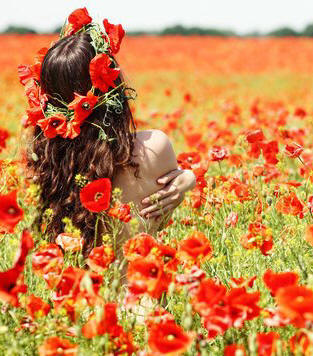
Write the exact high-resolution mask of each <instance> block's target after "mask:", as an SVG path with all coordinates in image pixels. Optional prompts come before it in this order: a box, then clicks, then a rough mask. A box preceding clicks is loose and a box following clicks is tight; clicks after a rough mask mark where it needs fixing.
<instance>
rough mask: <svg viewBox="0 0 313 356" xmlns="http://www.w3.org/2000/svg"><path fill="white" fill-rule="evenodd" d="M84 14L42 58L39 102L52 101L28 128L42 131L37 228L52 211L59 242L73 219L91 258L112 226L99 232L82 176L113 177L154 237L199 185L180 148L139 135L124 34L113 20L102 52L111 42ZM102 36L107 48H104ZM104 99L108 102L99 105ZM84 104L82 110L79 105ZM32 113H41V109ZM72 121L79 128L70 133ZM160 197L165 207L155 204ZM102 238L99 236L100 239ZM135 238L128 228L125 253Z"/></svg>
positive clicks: (35, 169) (37, 145)
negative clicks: (122, 59) (181, 160)
mask: <svg viewBox="0 0 313 356" xmlns="http://www.w3.org/2000/svg"><path fill="white" fill-rule="evenodd" d="M79 10H80V11H81V10H84V11H85V13H83V14H82V13H80V16H78V19H79V21H81V22H82V23H83V26H81V24H78V25H77V17H76V18H74V20H75V21H76V22H75V21H74V20H73V16H72V15H73V14H75V12H74V13H73V14H72V15H71V16H72V23H70V25H72V27H70V30H68V29H67V35H66V36H65V37H63V38H62V39H60V40H59V41H58V42H56V43H55V44H54V45H53V46H52V47H51V48H50V49H49V50H48V51H47V53H45V54H44V55H43V56H42V57H43V61H42V63H41V67H40V81H37V84H38V85H40V90H39V92H40V95H41V96H39V98H37V99H38V100H37V101H38V102H39V103H40V107H41V108H43V106H42V101H45V102H44V110H41V111H43V113H44V116H43V117H40V119H38V118H37V117H36V119H35V120H33V117H34V115H33V114H32V113H29V112H28V122H27V124H26V126H28V125H30V122H31V124H32V125H33V126H34V129H33V134H32V135H33V136H32V141H33V144H32V149H31V150H30V152H29V154H28V167H29V168H30V169H31V171H32V174H33V175H34V179H35V181H36V182H37V183H39V185H40V187H41V212H40V213H39V219H38V220H37V223H38V224H41V222H42V217H43V215H44V214H43V212H44V211H45V210H46V209H47V208H50V209H52V211H53V216H52V217H51V220H50V222H49V224H48V226H47V233H48V235H49V237H50V239H51V240H52V241H53V240H54V239H55V238H56V237H57V235H58V234H59V233H62V232H63V231H64V223H63V222H62V219H63V218H64V217H69V218H70V219H71V220H72V223H73V224H74V226H75V227H77V228H79V229H80V230H81V233H82V236H83V238H84V242H85V244H84V254H85V255H87V254H88V253H89V252H90V250H91V248H92V247H93V246H94V245H95V244H97V245H101V243H102V241H101V236H102V234H103V233H105V231H106V229H107V226H106V224H105V223H102V224H101V225H100V228H98V229H97V230H96V231H95V223H96V214H94V213H93V212H91V211H88V210H87V209H85V208H84V207H83V205H82V204H81V202H80V188H81V187H80V186H79V184H77V175H80V177H84V178H83V179H87V180H88V181H90V182H91V181H94V180H97V179H100V178H104V177H105V178H109V179H110V180H111V181H112V185H113V188H115V187H119V188H121V190H122V197H121V200H122V202H124V203H127V202H134V204H135V206H137V208H138V209H139V211H140V215H141V216H142V223H141V225H140V226H139V231H143V230H144V229H145V226H146V225H147V226H148V231H147V232H150V233H155V232H156V231H157V230H158V229H160V227H161V225H162V219H160V218H159V217H160V216H161V215H163V214H164V213H166V214H168V213H171V212H172V211H173V209H174V208H175V207H176V206H178V205H179V204H180V203H181V202H182V200H183V196H184V193H185V192H186V191H187V190H189V189H192V188H193V187H194V185H195V177H194V175H193V173H192V172H191V171H187V170H186V171H180V170H178V169H177V163H176V157H175V154H174V151H173V148H172V145H171V143H170V141H169V139H168V137H167V136H166V135H165V134H164V133H163V132H161V131H159V130H147V131H141V132H137V133H136V131H135V126H134V122H133V118H132V113H131V110H130V108H129V104H128V97H127V91H126V90H125V89H124V88H123V83H124V79H123V76H122V74H121V72H120V71H119V68H118V66H117V62H116V60H115V58H114V56H113V54H116V49H117V48H116V47H118V48H119V44H120V43H118V44H116V42H114V38H112V37H111V38H110V33H112V31H113V30H120V28H119V27H117V26H115V25H111V24H110V23H108V21H107V20H105V21H106V22H104V25H106V26H107V27H106V32H107V36H108V38H105V41H109V40H111V42H110V47H107V48H106V49H105V50H103V53H100V54H99V53H98V54H97V52H98V51H99V48H104V46H105V45H106V43H105V42H101V40H102V38H104V37H103V35H101V38H100V37H96V36H98V35H99V33H97V30H96V27H92V24H91V20H89V19H88V16H89V15H88V13H86V10H85V9H79ZM79 10H76V12H77V11H79ZM82 15H83V16H84V20H83V21H82V20H81V16H82ZM71 16H70V18H69V20H70V19H71ZM88 21H89V22H88ZM110 26H111V27H110ZM112 26H113V27H112ZM114 26H115V27H114ZM119 26H120V25H119ZM73 27H75V28H74V31H73ZM82 29H85V31H82ZM92 31H93V32H92ZM110 31H111V32H110ZM77 32H78V33H77ZM120 37H123V35H122V34H121V35H120ZM95 38H96V39H97V41H98V42H99V43H97V45H96V46H95ZM119 40H120V39H119ZM100 42H101V43H100ZM114 46H115V47H114ZM113 47H114V48H113ZM101 56H102V57H101ZM104 59H105V60H108V61H109V66H108V67H107V68H106V69H105V71H104V69H103V68H102V67H101V68H102V72H101V73H100V74H99V75H98V77H97V76H96V74H97V73H98V72H97V71H99V68H100V67H99V66H100V65H104V64H103V63H104V62H103V60H104ZM97 61H98V62H97ZM101 61H102V62H101ZM105 75H107V76H109V75H111V77H110V78H109V79H110V80H111V84H110V88H107V87H104V84H105V80H106V81H107V82H108V79H107V77H105ZM112 78H114V80H113V79H112ZM101 80H102V82H101ZM21 81H22V79H21ZM25 81H26V80H25ZM107 82H106V84H107ZM95 83H96V84H95ZM28 84H29V81H28ZM28 84H26V87H27V85H28ZM107 86H108V87H109V85H107ZM105 90H107V93H109V94H107V93H106V91H105ZM108 95H110V96H108ZM108 97H109V98H110V100H108V99H107V98H108ZM88 98H89V99H88ZM95 98H96V99H95ZM100 98H102V99H101V100H103V103H102V104H99V102H100ZM103 98H105V99H103ZM28 99H29V102H30V101H31V100H32V98H30V96H29V95H28ZM84 100H85V101H84ZM105 100H106V101H105ZM82 101H84V103H83V105H82V106H81V107H80V111H78V109H77V103H81V102H82ZM32 102H33V101H31V103H32ZM96 102H98V104H99V105H98V104H95V103H96ZM75 103H76V104H75ZM75 105H76V106H75ZM114 105H115V106H114ZM69 108H71V109H73V108H74V109H73V110H72V111H73V115H74V119H73V121H69V119H68V113H69V112H71V115H72V111H69ZM31 110H37V111H38V107H35V109H34V108H32V109H31ZM62 110H63V111H62ZM83 110H85V115H84V117H83V119H82V120H80V121H79V124H77V122H78V120H76V119H77V118H78V115H79V114H82V111H83ZM86 112H87V114H88V115H87V114H86ZM47 113H48V114H47ZM39 115H41V113H40V110H39ZM76 115H77V117H76ZM86 115H87V116H86ZM85 116H86V117H85ZM71 120H72V119H71ZM75 120H76V121H75ZM69 123H71V125H72V126H71V129H70V131H69V129H68V126H69ZM72 123H73V124H72ZM76 124H77V125H76ZM66 125H67V126H66ZM75 125H76V126H75ZM131 128H132V130H131ZM152 194H154V198H157V200H158V203H155V202H154V203H153V202H152V201H151V199H150V198H149V197H150V196H151V195H152ZM146 223H147V224H146ZM95 232H98V234H96V235H97V236H95ZM129 234H130V232H129V229H128V227H127V226H125V229H124V230H123V232H122V234H121V237H123V239H122V240H120V241H119V245H118V248H119V249H120V248H121V244H122V242H123V241H124V240H125V238H128V237H129ZM95 239H96V241H95Z"/></svg>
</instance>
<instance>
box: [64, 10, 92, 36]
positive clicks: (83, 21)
mask: <svg viewBox="0 0 313 356" xmlns="http://www.w3.org/2000/svg"><path fill="white" fill-rule="evenodd" d="M91 21H92V18H91V17H90V16H89V13H88V11H87V9H86V8H85V7H83V8H81V9H77V10H75V11H73V12H72V13H71V14H70V16H69V17H68V22H69V23H70V24H71V25H72V32H71V33H70V34H72V33H75V32H77V31H78V30H80V29H81V28H82V27H83V26H86V25H88V24H90V22H91Z"/></svg>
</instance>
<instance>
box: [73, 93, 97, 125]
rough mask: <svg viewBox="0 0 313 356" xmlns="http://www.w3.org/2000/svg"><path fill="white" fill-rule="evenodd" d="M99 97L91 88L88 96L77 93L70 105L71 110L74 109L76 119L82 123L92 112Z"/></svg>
mask: <svg viewBox="0 0 313 356" xmlns="http://www.w3.org/2000/svg"><path fill="white" fill-rule="evenodd" d="M98 99H99V98H98V97H97V96H95V95H94V94H93V92H92V91H91V90H89V91H88V93H87V96H83V95H80V94H77V93H75V99H74V100H73V101H72V102H71V103H69V105H68V108H69V109H70V110H74V120H75V121H76V122H79V123H82V122H83V121H84V120H85V119H86V118H87V117H88V116H89V115H90V114H91V113H92V110H93V108H94V107H95V105H96V104H97V101H98Z"/></svg>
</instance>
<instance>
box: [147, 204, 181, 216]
mask: <svg viewBox="0 0 313 356" xmlns="http://www.w3.org/2000/svg"><path fill="white" fill-rule="evenodd" d="M175 208H176V206H175V204H168V205H167V206H165V207H164V208H163V209H162V210H158V211H153V212H152V213H150V214H149V215H148V216H147V218H149V219H151V218H155V217H157V216H162V215H165V213H167V212H168V211H170V210H173V209H175Z"/></svg>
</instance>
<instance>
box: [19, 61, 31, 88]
mask: <svg viewBox="0 0 313 356" xmlns="http://www.w3.org/2000/svg"><path fill="white" fill-rule="evenodd" d="M17 72H18V76H19V79H20V83H21V84H22V85H26V83H27V82H28V81H29V80H31V79H34V73H33V71H32V68H31V66H27V65H22V64H21V65H19V66H18V67H17Z"/></svg>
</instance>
